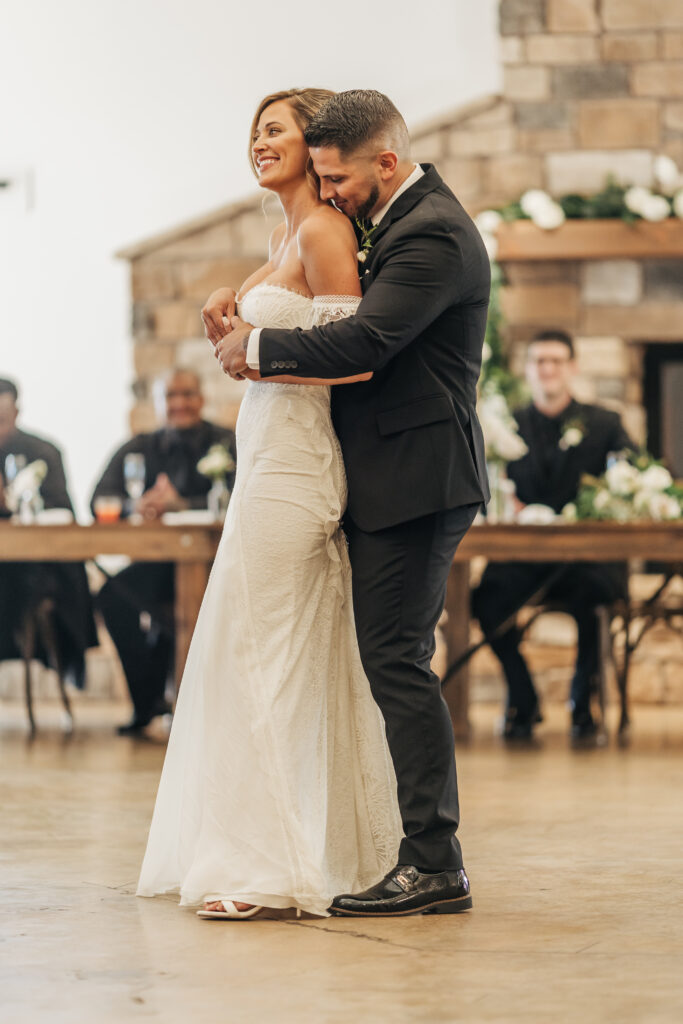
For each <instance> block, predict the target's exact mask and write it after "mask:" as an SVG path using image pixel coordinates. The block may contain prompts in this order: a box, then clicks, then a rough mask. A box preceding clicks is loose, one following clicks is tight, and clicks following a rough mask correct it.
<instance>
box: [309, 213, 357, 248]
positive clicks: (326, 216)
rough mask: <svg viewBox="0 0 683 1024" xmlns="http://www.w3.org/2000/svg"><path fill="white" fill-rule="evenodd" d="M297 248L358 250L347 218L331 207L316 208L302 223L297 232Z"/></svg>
mask: <svg viewBox="0 0 683 1024" xmlns="http://www.w3.org/2000/svg"><path fill="white" fill-rule="evenodd" d="M298 242H299V246H300V247H301V246H303V247H308V246H311V245H315V246H321V245H322V246H326V245H333V246H338V245H348V247H349V249H352V250H353V251H354V252H355V251H356V249H357V248H358V244H357V242H356V235H355V232H354V230H353V227H352V225H351V221H350V220H349V218H348V217H345V216H344V214H343V213H340V212H339V210H335V209H334V207H332V206H327V205H325V206H317V207H316V208H315V210H313V211H312V212H311V213H309V215H308V217H306V219H305V220H304V221H303V223H302V224H301V227H300V228H299V232H298Z"/></svg>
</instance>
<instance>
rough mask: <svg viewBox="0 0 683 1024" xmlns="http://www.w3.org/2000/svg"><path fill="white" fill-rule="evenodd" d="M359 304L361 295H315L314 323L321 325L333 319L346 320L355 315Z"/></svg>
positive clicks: (317, 325)
mask: <svg viewBox="0 0 683 1024" xmlns="http://www.w3.org/2000/svg"><path fill="white" fill-rule="evenodd" d="M359 305H360V296H359V295H315V296H314V297H313V305H312V309H311V313H312V319H313V324H314V325H315V326H316V327H320V326H321V325H322V324H329V323H331V322H332V321H333V320H344V319H346V317H347V316H353V314H354V313H355V312H356V310H357V309H358V307H359Z"/></svg>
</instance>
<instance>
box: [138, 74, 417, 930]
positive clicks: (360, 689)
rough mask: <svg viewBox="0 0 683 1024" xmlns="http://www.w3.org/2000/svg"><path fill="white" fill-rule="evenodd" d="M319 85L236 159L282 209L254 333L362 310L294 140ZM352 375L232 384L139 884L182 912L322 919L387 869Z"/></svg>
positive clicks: (281, 103)
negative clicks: (362, 608) (237, 388)
mask: <svg viewBox="0 0 683 1024" xmlns="http://www.w3.org/2000/svg"><path fill="white" fill-rule="evenodd" d="M331 95H332V93H331V92H329V91H328V90H324V89H292V90H289V91H286V92H280V93H275V94H273V95H271V96H268V97H266V98H265V99H264V100H263V101H262V102H261V104H260V105H259V108H258V110H257V112H256V115H255V117H254V122H253V125H252V139H251V162H252V166H253V168H254V171H255V173H256V175H257V177H258V180H259V185H260V186H261V187H262V188H267V189H269V190H271V191H272V192H275V193H276V194H277V195H278V196H279V199H280V202H281V204H282V208H283V212H284V218H285V219H284V222H283V223H282V224H281V225H279V226H278V227H277V228H276V229H275V231H274V232H273V234H272V237H271V240H270V254H269V259H268V262H267V263H266V264H264V266H263V267H261V268H260V269H259V270H257V271H256V272H255V273H254V274H252V276H251V277H249V278H248V279H247V280H246V281H245V282H244V284H243V285H242V288H241V293H240V296H239V297H236V300H235V301H236V302H237V307H238V310H239V314H240V316H241V317H242V318H243V319H244V320H246V321H248V322H250V323H252V324H255V325H257V326H260V327H266V326H268V327H311V326H313V325H315V324H321V323H326V322H328V321H329V320H332V319H339V318H341V317H344V316H349V315H350V314H352V313H353V312H354V311H355V309H356V307H357V306H358V304H359V302H360V295H361V290H360V285H359V280H358V273H357V260H356V251H357V248H358V244H357V242H356V238H355V235H354V232H353V229H352V227H351V224H350V221H349V220H348V219H347V218H346V217H345V216H344V215H343V214H341V213H339V212H338V211H337V210H335V209H333V208H332V207H330V206H328V205H326V204H325V203H323V202H322V201H321V200H320V198H319V196H318V188H317V185H318V182H317V179H316V177H315V175H314V173H313V172H312V168H311V164H310V160H309V155H308V149H307V147H306V143H305V141H304V137H303V129H304V128H305V127H306V124H307V123H308V121H309V120H310V118H311V117H312V116H313V114H314V113H315V112H316V111H317V110H318V109H319V108H320V107H321V106H322V104H323V103H324V102H325V101H326V100H327V99H328V98H329V97H330V96H331ZM283 369H285V367H283ZM247 375H248V374H247ZM370 376H371V374H365V375H362V376H359V377H353V378H346V379H345V380H334V381H325V380H315V381H314V380H311V379H310V378H309V379H306V380H303V379H302V380H299V381H298V382H297V378H296V377H291V376H281V377H271V378H269V380H268V381H262V382H261V381H252V382H251V383H250V384H249V385H248V388H247V392H246V395H245V397H244V400H243V402H242V405H241V408H240V413H239V417H238V421H237V448H238V461H237V477H236V481H235V487H234V491H233V496H232V501H231V502H230V506H229V510H228V515H227V518H226V521H225V528H224V531H223V536H222V539H221V542H220V546H219V548H218V552H217V555H216V559H215V562H214V566H213V569H212V572H211V576H210V579H209V583H208V586H207V589H206V594H205V596H204V601H203V604H202V608H201V612H200V615H199V619H198V621H197V626H196V629H195V633H194V637H193V640H192V645H191V647H190V652H189V655H188V659H187V665H186V668H185V673H184V675H183V681H182V686H181V689H180V694H179V698H178V704H177V708H176V713H175V718H174V722H173V728H172V731H171V736H170V740H169V745H168V750H167V754H166V760H165V763H164V768H163V773H162V776H161V782H160V784H159V792H158V795H157V801H156V806H155V809H154V815H153V819H152V825H151V829H150V834H149V840H148V844H147V851H146V854H145V858H144V862H143V865H142V872H141V875H140V881H139V885H138V895H139V896H153V895H155V894H156V893H162V892H170V891H173V892H179V893H180V897H181V899H180V902H181V904H183V905H196V904H202V905H203V906H202V909H200V910H199V911H198V914H199V916H200V917H229V918H244V917H253V916H254V915H255V914H256V913H258V912H259V910H260V909H261V908H263V907H274V908H290V907H294V908H297V909H298V910H303V911H307V912H309V913H312V914H325V913H326V911H327V908H328V906H329V904H330V902H331V899H332V897H333V896H334V895H335V894H337V893H340V892H354V891H357V890H363V889H366V888H367V887H368V886H369V885H372V884H373V883H374V882H376V881H378V880H379V879H380V878H381V877H382V876H383V875H385V874H386V873H387V872H388V871H389V870H390V868H391V867H393V865H394V864H395V863H396V856H397V851H398V846H399V843H400V840H401V836H402V828H401V823H400V816H399V811H398V804H397V798H396V780H395V776H394V770H393V766H392V763H391V759H390V756H389V751H388V748H387V745H386V739H385V733H384V722H383V720H382V717H381V715H380V712H379V709H378V708H377V706H376V704H375V702H374V700H373V698H372V696H371V693H370V688H369V684H368V681H367V679H366V677H365V674H364V672H363V668H362V666H361V662H360V656H359V653H358V648H357V641H356V633H355V629H354V622H353V608H352V604H351V570H350V565H349V560H348V555H347V552H346V544H345V540H344V535H343V533H342V531H341V528H340V525H339V521H340V518H341V515H342V513H343V511H344V506H345V501H346V481H345V475H344V466H343V462H342V457H341V452H340V449H339V444H338V441H337V438H336V436H335V433H334V430H333V428H332V423H331V419H330V389H329V385H332V384H335V385H336V384H344V383H353V382H355V381H359V382H360V381H363V380H367V379H369V377H370ZM306 385H309V386H306ZM310 385H312V386H310ZM361 386H362V385H361Z"/></svg>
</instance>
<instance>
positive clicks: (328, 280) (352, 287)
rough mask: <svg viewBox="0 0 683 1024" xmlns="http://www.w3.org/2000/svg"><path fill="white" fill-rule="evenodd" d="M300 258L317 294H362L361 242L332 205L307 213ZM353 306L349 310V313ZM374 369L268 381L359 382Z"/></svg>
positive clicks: (349, 296)
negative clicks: (359, 246) (335, 375)
mask: <svg viewBox="0 0 683 1024" xmlns="http://www.w3.org/2000/svg"><path fill="white" fill-rule="evenodd" d="M297 243H298V248H299V258H300V259H301V263H302V265H303V268H304V273H305V275H306V282H307V284H308V287H309V288H310V290H311V291H312V292H313V295H314V296H319V295H324V296H325V298H326V299H333V298H334V297H335V296H338V297H339V298H340V299H346V300H347V304H348V300H353V299H354V298H357V299H359V300H360V298H361V297H362V293H361V288H360V281H359V280H358V261H357V257H356V252H357V249H358V243H357V241H356V236H355V234H354V231H353V228H352V227H351V222H350V221H349V220H348V219H347V218H346V217H345V216H344V215H343V214H341V213H338V212H337V211H336V210H332V209H331V208H330V207H323V208H322V209H320V210H318V211H317V212H316V213H314V214H312V216H310V217H307V218H306V220H305V221H304V223H303V224H302V225H301V228H300V229H299V234H298V236H297ZM350 312H351V310H349V311H348V312H347V314H346V315H349V313H350ZM244 376H245V377H248V378H250V379H251V380H258V379H260V374H259V373H258V371H257V370H248V371H246V372H245V373H244ZM371 377H372V373H370V372H368V373H358V374H355V375H354V376H352V377H333V378H325V377H295V376H292V375H291V374H283V375H278V376H275V377H268V380H269V381H273V382H275V383H280V384H314V385H316V386H320V385H324V384H356V383H358V382H359V381H365V380H370V378H371Z"/></svg>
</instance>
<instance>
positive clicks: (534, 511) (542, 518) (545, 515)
mask: <svg viewBox="0 0 683 1024" xmlns="http://www.w3.org/2000/svg"><path fill="white" fill-rule="evenodd" d="M560 518H561V516H557V515H555V512H554V511H553V509H551V507H550V505H538V504H536V505H525V506H524V508H523V509H520V511H519V512H518V513H517V522H518V523H520V524H521V525H522V526H547V525H548V523H553V522H555V520H556V519H560Z"/></svg>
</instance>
